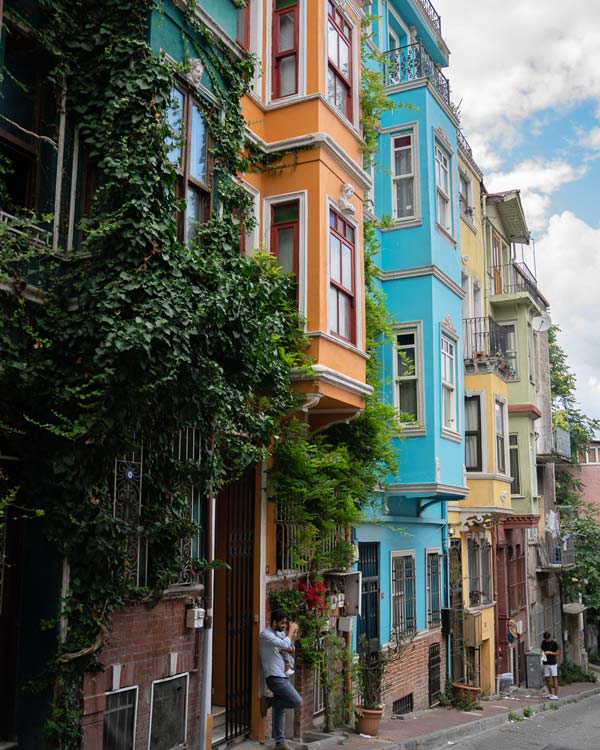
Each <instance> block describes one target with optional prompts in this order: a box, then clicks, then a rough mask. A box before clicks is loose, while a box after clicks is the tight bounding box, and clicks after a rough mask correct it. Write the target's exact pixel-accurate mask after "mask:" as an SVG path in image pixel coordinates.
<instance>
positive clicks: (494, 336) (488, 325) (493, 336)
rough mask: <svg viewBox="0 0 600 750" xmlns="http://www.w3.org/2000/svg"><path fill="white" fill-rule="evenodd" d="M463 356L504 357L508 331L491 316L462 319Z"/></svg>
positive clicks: (466, 357)
mask: <svg viewBox="0 0 600 750" xmlns="http://www.w3.org/2000/svg"><path fill="white" fill-rule="evenodd" d="M463 346H464V358H465V359H475V358H477V357H506V352H507V348H508V332H507V330H506V328H504V327H503V326H501V325H498V323H496V321H495V320H494V319H493V318H489V317H483V318H465V319H464V320H463Z"/></svg>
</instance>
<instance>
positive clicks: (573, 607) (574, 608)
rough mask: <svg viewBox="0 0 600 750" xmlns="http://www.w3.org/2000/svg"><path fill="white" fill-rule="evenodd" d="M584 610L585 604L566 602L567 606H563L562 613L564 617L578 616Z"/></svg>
mask: <svg viewBox="0 0 600 750" xmlns="http://www.w3.org/2000/svg"><path fill="white" fill-rule="evenodd" d="M586 609H587V607H586V606H585V604H580V603H579V602H567V604H563V612H564V613H565V614H566V615H580V614H581V613H582V612H585V610H586Z"/></svg>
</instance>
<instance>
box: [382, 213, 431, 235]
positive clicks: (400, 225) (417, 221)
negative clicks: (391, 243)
mask: <svg viewBox="0 0 600 750" xmlns="http://www.w3.org/2000/svg"><path fill="white" fill-rule="evenodd" d="M420 226H423V220H422V219H421V217H420V216H415V217H414V218H412V219H394V220H393V221H392V222H391V223H390V224H389V225H388V226H386V227H381V231H382V232H393V231H394V230H395V229H410V228H412V227H420Z"/></svg>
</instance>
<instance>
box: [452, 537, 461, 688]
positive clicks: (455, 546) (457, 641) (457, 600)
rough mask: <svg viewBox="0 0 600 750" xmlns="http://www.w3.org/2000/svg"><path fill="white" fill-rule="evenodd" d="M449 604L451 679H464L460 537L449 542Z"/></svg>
mask: <svg viewBox="0 0 600 750" xmlns="http://www.w3.org/2000/svg"><path fill="white" fill-rule="evenodd" d="M449 557H450V606H451V607H452V609H453V610H454V627H453V630H452V635H451V636H450V638H451V640H450V644H451V645H450V649H451V651H450V657H451V663H452V679H453V680H455V681H462V680H463V679H464V661H465V659H464V656H465V655H464V643H463V580H462V552H461V543H460V539H453V540H452V541H451V542H450V554H449Z"/></svg>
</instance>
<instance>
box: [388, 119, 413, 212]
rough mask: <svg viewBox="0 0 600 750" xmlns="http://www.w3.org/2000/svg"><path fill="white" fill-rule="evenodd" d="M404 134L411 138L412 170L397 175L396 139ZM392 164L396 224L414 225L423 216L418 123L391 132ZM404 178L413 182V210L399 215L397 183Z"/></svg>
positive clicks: (393, 210) (393, 207) (393, 204)
mask: <svg viewBox="0 0 600 750" xmlns="http://www.w3.org/2000/svg"><path fill="white" fill-rule="evenodd" d="M402 136H410V139H411V145H410V148H411V152H412V155H411V164H412V172H411V173H410V174H406V175H397V174H396V172H395V165H396V148H395V146H394V141H395V139H396V138H398V137H402ZM390 166H391V169H390V180H391V195H392V217H393V219H394V221H395V222H396V224H398V225H399V226H401V225H402V224H411V225H412V224H414V222H415V221H418V220H419V219H420V218H421V198H420V189H419V138H418V127H417V125H416V123H415V124H411V125H408V126H407V127H404V128H400V129H397V130H394V131H393V132H390ZM403 180H412V184H413V212H412V215H410V216H398V197H397V183H399V182H401V181H403Z"/></svg>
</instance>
